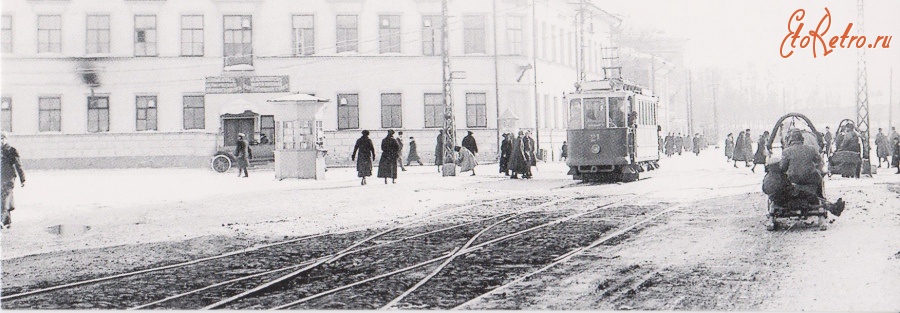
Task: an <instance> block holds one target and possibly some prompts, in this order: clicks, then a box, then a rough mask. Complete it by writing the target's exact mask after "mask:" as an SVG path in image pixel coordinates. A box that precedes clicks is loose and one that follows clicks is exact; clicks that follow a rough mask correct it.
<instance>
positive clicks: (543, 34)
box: [540, 22, 547, 60]
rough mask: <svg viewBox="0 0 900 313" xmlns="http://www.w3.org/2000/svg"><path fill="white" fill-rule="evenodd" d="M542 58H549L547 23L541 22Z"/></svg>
mask: <svg viewBox="0 0 900 313" xmlns="http://www.w3.org/2000/svg"><path fill="white" fill-rule="evenodd" d="M540 37H541V60H547V23H546V22H541V36H540Z"/></svg>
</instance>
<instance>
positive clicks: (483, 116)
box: [466, 93, 487, 127]
mask: <svg viewBox="0 0 900 313" xmlns="http://www.w3.org/2000/svg"><path fill="white" fill-rule="evenodd" d="M466 126H468V127H487V97H486V96H485V94H484V93H467V94H466Z"/></svg>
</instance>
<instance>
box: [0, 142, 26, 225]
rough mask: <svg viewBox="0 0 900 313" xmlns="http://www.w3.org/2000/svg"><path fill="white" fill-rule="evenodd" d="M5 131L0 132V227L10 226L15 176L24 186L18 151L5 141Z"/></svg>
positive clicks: (13, 206)
mask: <svg viewBox="0 0 900 313" xmlns="http://www.w3.org/2000/svg"><path fill="white" fill-rule="evenodd" d="M6 136H7V135H6V133H5V132H3V133H0V145H2V150H3V151H2V161H0V162H2V172H0V173H2V175H3V178H2V199H0V200H2V203H3V204H2V205H3V207H2V209H0V213H2V214H0V215H2V216H0V219H2V221H0V222H2V224H0V228H6V229H8V228H10V227H12V217H11V215H10V212H11V211H13V210H15V209H16V202H15V200H14V199H13V198H14V197H13V188H15V186H16V178H17V177H18V178H19V183H20V184H21V186H22V187H25V171H23V170H22V164H21V163H19V151H17V150H16V148H14V147H12V146H10V145H9V143H7V142H6V140H7V138H6Z"/></svg>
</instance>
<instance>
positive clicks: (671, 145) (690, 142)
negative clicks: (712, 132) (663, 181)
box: [659, 133, 709, 157]
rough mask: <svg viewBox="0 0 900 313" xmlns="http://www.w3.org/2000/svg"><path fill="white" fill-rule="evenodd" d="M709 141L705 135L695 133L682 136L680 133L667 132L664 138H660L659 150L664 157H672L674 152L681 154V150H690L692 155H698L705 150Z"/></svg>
mask: <svg viewBox="0 0 900 313" xmlns="http://www.w3.org/2000/svg"><path fill="white" fill-rule="evenodd" d="M708 147H709V143H708V142H707V141H706V136H704V135H702V134H700V133H697V134H694V136H693V137H691V135H690V134H687V135H684V136H682V135H681V133H678V134H675V133H669V134H668V135H666V137H665V138H660V145H659V148H660V152H662V153H664V154H665V155H666V157H672V156H673V155H675V154H678V155H681V152H688V151H690V152H691V153H693V154H694V155H700V151H702V150H706V149H707V148H708Z"/></svg>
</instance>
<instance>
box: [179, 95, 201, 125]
mask: <svg viewBox="0 0 900 313" xmlns="http://www.w3.org/2000/svg"><path fill="white" fill-rule="evenodd" d="M183 103H184V129H185V130H188V129H204V128H206V105H205V103H204V98H203V96H184V98H183Z"/></svg>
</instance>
